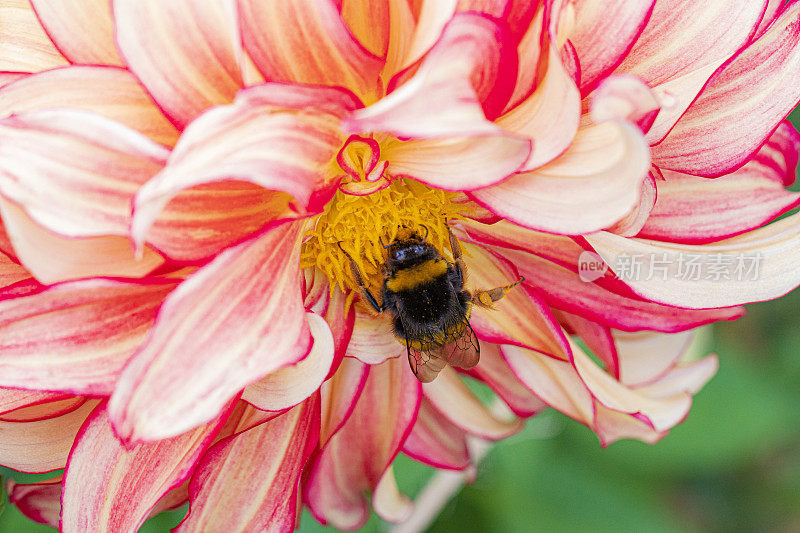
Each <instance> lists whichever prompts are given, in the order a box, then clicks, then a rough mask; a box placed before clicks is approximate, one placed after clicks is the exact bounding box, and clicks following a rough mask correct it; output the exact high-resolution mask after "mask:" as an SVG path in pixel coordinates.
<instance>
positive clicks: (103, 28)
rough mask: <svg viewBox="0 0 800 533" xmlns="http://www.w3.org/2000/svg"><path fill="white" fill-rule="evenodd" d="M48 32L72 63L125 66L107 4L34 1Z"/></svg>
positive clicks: (98, 0) (91, 0)
mask: <svg viewBox="0 0 800 533" xmlns="http://www.w3.org/2000/svg"><path fill="white" fill-rule="evenodd" d="M31 4H32V5H33V8H34V9H35V10H36V15H37V16H38V17H39V21H40V22H41V23H42V26H44V29H45V31H46V32H47V34H48V35H49V36H50V38H51V39H52V40H53V42H54V43H55V45H56V46H57V47H58V49H59V51H61V53H62V54H64V57H66V58H67V59H69V61H70V62H71V63H86V64H93V65H123V64H124V63H123V62H122V59H120V57H119V53H118V52H117V47H116V43H114V22H113V21H112V19H111V3H110V2H108V1H106V0H66V1H64V0H31Z"/></svg>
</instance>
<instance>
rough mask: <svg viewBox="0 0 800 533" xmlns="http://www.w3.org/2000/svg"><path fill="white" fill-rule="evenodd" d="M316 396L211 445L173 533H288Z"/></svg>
mask: <svg viewBox="0 0 800 533" xmlns="http://www.w3.org/2000/svg"><path fill="white" fill-rule="evenodd" d="M318 420H319V396H317V395H314V396H312V397H311V398H309V399H307V400H306V401H304V402H303V403H301V404H299V405H297V406H296V407H294V408H292V409H290V410H289V411H287V412H285V413H284V414H282V415H280V416H278V417H276V418H273V419H272V420H270V421H268V422H264V423H263V424H260V425H258V426H256V427H254V428H252V429H249V430H247V431H245V432H244V433H239V434H238V435H234V436H232V437H229V438H227V439H224V440H222V441H220V442H218V443H216V444H215V445H214V446H213V447H212V448H211V449H210V450H209V451H208V453H206V454H205V455H204V456H203V459H202V460H201V461H200V463H199V464H198V465H197V469H196V470H195V473H194V475H193V476H192V481H191V486H190V491H191V504H190V507H189V514H187V515H186V518H184V520H183V522H181V524H180V526H179V527H178V528H176V530H175V531H176V532H181V533H188V532H192V531H197V532H202V531H213V530H219V531H223V530H224V531H293V530H294V527H295V520H296V517H297V514H298V509H297V503H298V485H299V483H300V473H301V470H302V468H303V465H304V464H305V463H306V461H307V460H308V457H309V456H310V455H311V453H312V452H313V451H314V450H315V449H316V445H317V440H318V438H319V424H318Z"/></svg>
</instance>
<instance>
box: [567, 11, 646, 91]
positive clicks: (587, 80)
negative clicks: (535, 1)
mask: <svg viewBox="0 0 800 533" xmlns="http://www.w3.org/2000/svg"><path fill="white" fill-rule="evenodd" d="M655 5H656V1H655V0H634V1H630V0H628V1H624V0H611V1H609V0H584V1H582V2H576V3H574V4H573V5H572V6H570V7H571V9H570V8H567V9H564V10H562V12H561V16H562V17H564V16H567V17H574V19H575V22H574V26H573V27H572V31H570V32H569V40H570V42H571V43H572V45H573V46H574V47H575V51H576V52H577V55H578V59H579V61H580V66H581V94H588V93H589V92H590V91H591V90H592V89H593V88H594V87H595V86H596V85H597V83H598V82H599V81H600V80H601V79H602V78H603V77H605V75H606V74H608V73H609V72H611V71H612V70H614V67H616V66H617V65H619V64H620V63H621V62H622V60H623V59H625V57H626V54H627V53H628V51H629V50H630V48H631V46H633V44H634V42H636V41H637V39H638V38H639V36H640V35H641V33H642V31H643V30H644V28H645V24H647V21H648V20H649V19H650V15H651V14H652V12H653V8H654V6H655Z"/></svg>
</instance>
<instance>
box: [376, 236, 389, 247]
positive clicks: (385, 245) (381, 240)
mask: <svg viewBox="0 0 800 533" xmlns="http://www.w3.org/2000/svg"><path fill="white" fill-rule="evenodd" d="M378 241H380V243H381V246H383V247H384V248H388V247H389V246H391V243H389V244H383V239H381V236H380V235H378Z"/></svg>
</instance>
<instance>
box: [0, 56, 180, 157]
mask: <svg viewBox="0 0 800 533" xmlns="http://www.w3.org/2000/svg"><path fill="white" fill-rule="evenodd" d="M54 107H59V108H70V109H75V110H77V109H81V110H84V111H92V112H94V113H97V114H99V115H102V116H104V117H106V118H109V119H111V120H114V121H116V122H119V123H121V124H124V125H126V126H128V127H129V128H133V129H134V130H136V131H138V132H139V133H141V134H143V135H145V136H147V137H149V138H150V139H152V140H154V141H155V142H157V143H159V144H163V145H166V146H173V145H174V144H175V141H176V140H177V139H178V130H177V129H175V126H173V125H172V123H170V122H169V121H168V120H167V118H166V117H165V116H164V115H163V114H162V113H161V110H159V109H158V107H156V105H155V104H154V103H153V100H152V99H151V98H150V96H149V95H148V94H147V92H146V91H145V90H144V88H143V87H142V86H141V84H140V83H139V81H138V80H137V79H136V77H135V76H134V75H133V74H131V73H130V72H129V71H127V70H124V69H121V68H115V67H87V66H71V67H65V68H57V69H53V70H48V71H45V72H40V73H38V74H34V75H31V76H27V77H26V78H25V79H24V80H20V81H17V82H16V83H13V84H9V85H8V86H6V87H4V88H3V90H2V91H0V116H6V115H10V114H14V113H29V112H31V111H42V110H45V109H50V108H54Z"/></svg>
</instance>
